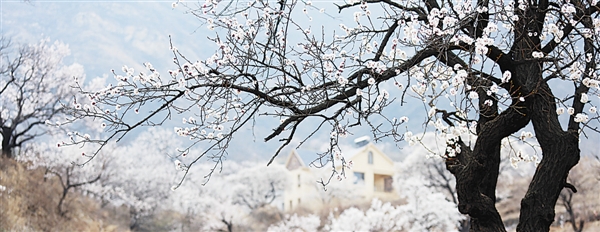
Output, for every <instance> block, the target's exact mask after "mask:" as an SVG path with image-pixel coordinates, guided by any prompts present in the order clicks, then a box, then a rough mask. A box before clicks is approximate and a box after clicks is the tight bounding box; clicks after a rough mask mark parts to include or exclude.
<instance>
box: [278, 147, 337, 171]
mask: <svg viewBox="0 0 600 232" xmlns="http://www.w3.org/2000/svg"><path fill="white" fill-rule="evenodd" d="M296 162H297V163H298V164H296ZM327 163H329V157H322V158H319V156H318V154H317V152H314V151H308V150H293V151H292V152H291V154H290V155H289V156H288V159H287V161H286V162H285V166H286V167H287V168H288V169H289V170H293V169H296V168H298V167H322V166H324V165H327ZM311 164H312V165H311ZM297 166H298V167H297Z"/></svg>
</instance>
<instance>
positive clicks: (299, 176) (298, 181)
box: [298, 174, 301, 188]
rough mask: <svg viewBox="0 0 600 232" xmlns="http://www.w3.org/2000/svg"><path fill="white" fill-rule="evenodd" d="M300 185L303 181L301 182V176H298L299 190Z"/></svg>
mask: <svg viewBox="0 0 600 232" xmlns="http://www.w3.org/2000/svg"><path fill="white" fill-rule="evenodd" d="M300 183H301V181H300V174H298V188H300Z"/></svg>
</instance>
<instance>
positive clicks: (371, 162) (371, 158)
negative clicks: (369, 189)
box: [368, 151, 373, 164]
mask: <svg viewBox="0 0 600 232" xmlns="http://www.w3.org/2000/svg"><path fill="white" fill-rule="evenodd" d="M368 159H369V160H368V161H369V164H373V152H372V151H370V152H369V156H368Z"/></svg>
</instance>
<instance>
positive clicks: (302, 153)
mask: <svg viewBox="0 0 600 232" xmlns="http://www.w3.org/2000/svg"><path fill="white" fill-rule="evenodd" d="M351 150H352V151H350V152H352V153H353V154H352V155H351V156H349V157H351V158H350V160H352V159H354V157H355V156H357V155H360V154H362V153H364V152H366V151H368V150H371V151H376V152H377V153H379V154H382V156H383V158H384V159H385V160H386V161H388V162H390V163H393V162H394V161H392V159H390V158H389V157H388V156H387V155H386V154H385V153H383V152H382V151H381V150H379V148H377V147H376V146H375V144H373V143H371V142H369V143H368V144H366V145H363V146H361V147H360V148H358V149H351ZM347 157H348V156H347ZM329 161H330V159H329V157H328V156H325V157H322V158H319V157H318V152H315V151H309V150H292V152H291V153H290V155H289V156H288V158H287V160H286V162H285V166H286V167H287V168H288V169H289V170H294V169H296V168H298V167H322V166H325V165H327V164H328V163H329ZM310 164H313V165H310Z"/></svg>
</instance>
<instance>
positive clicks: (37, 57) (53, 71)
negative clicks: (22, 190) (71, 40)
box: [0, 38, 84, 158]
mask: <svg viewBox="0 0 600 232" xmlns="http://www.w3.org/2000/svg"><path fill="white" fill-rule="evenodd" d="M69 54H70V50H69V47H68V46H67V45H66V44H64V43H61V42H58V41H57V42H54V43H51V42H50V40H49V39H43V40H41V41H40V42H38V43H36V44H29V45H19V46H15V45H13V44H11V43H10V42H9V41H8V40H7V39H6V38H2V39H0V57H1V61H0V77H1V79H0V111H1V112H0V132H2V133H1V136H2V156H5V157H9V158H11V157H13V156H14V149H15V148H19V147H22V146H23V145H24V144H25V143H27V142H31V141H32V140H33V139H35V138H37V137H39V136H41V135H44V134H46V133H47V132H48V131H50V130H49V128H52V127H47V126H45V124H47V125H48V126H54V127H55V126H60V125H61V124H63V123H65V119H64V116H63V115H62V114H63V113H64V111H63V108H64V106H63V105H62V104H61V101H66V102H70V101H69V100H68V98H70V97H73V96H74V95H75V93H76V92H77V91H76V90H75V89H73V88H71V86H72V83H74V82H75V81H77V80H81V79H82V78H83V77H84V74H83V67H82V66H81V65H79V64H77V63H73V64H71V65H65V64H64V62H63V59H64V58H65V57H66V56H68V55H69ZM74 80H75V81H74ZM76 108H77V107H76Z"/></svg>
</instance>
